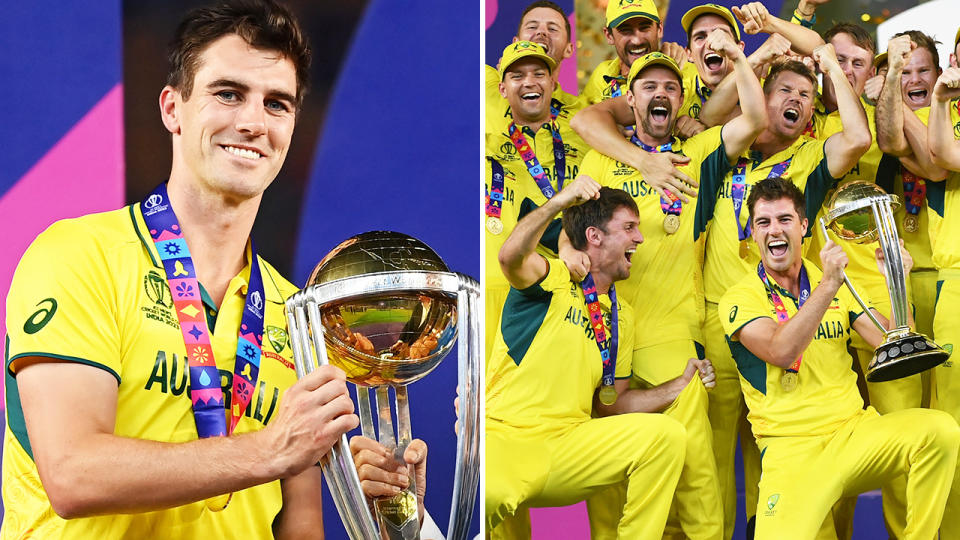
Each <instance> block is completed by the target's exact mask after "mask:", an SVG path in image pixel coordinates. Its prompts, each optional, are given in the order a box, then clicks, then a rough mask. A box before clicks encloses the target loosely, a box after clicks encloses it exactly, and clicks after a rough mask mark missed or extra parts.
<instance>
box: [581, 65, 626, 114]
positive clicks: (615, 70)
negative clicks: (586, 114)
mask: <svg viewBox="0 0 960 540" xmlns="http://www.w3.org/2000/svg"><path fill="white" fill-rule="evenodd" d="M620 66H621V62H620V58H619V57H616V58H614V59H613V60H604V61H603V62H600V63H599V64H597V67H595V68H594V69H593V73H591V74H590V78H589V79H588V80H587V84H586V85H585V86H584V87H583V92H581V93H580V98H581V99H583V100H584V102H585V103H584V105H593V104H594V103H600V102H601V101H603V100H605V99H610V98H612V97H616V96H614V95H613V80H614V79H615V80H616V81H617V82H618V83H619V88H620V95H621V96H623V95H626V93H627V90H629V88H627V78H626V77H625V76H624V75H622V74H621V73H620Z"/></svg>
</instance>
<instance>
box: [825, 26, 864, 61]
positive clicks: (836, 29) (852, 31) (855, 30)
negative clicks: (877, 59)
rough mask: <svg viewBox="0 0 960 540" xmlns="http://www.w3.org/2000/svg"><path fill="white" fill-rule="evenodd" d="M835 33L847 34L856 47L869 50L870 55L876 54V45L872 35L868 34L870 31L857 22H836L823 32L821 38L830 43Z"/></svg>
mask: <svg viewBox="0 0 960 540" xmlns="http://www.w3.org/2000/svg"><path fill="white" fill-rule="evenodd" d="M837 34H847V35H848V36H850V39H851V40H853V42H854V43H855V44H856V45H857V47H860V48H861V49H866V50H868V51H870V56H875V55H876V54H877V46H876V45H875V44H874V42H873V37H871V36H870V32H867V31H866V30H865V29H864V28H863V27H862V26H860V25H859V24H853V23H848V22H841V23H837V24H835V25H833V26H832V27H830V29H829V30H827V31H826V32H824V34H823V40H824V41H826V42H827V43H830V40H831V39H833V36H835V35H837Z"/></svg>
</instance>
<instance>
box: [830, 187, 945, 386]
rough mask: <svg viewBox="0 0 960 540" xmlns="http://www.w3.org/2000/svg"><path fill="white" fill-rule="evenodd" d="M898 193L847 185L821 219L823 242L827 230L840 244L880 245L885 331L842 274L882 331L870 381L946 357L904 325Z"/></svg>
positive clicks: (927, 365)
mask: <svg viewBox="0 0 960 540" xmlns="http://www.w3.org/2000/svg"><path fill="white" fill-rule="evenodd" d="M899 204H900V203H899V201H898V199H897V196H896V195H888V194H887V193H886V192H885V191H884V190H883V189H882V188H880V187H879V186H877V185H876V184H871V183H868V182H863V181H855V182H850V183H848V184H846V185H844V186H843V187H841V188H840V189H838V190H837V192H836V193H834V195H833V197H831V199H830V202H829V203H828V204H827V208H828V209H829V211H828V212H827V213H826V214H825V215H824V216H823V217H822V218H820V228H821V230H822V231H823V235H824V238H827V227H829V228H830V230H832V231H833V232H834V233H836V235H837V237H838V238H840V239H841V240H847V241H851V242H854V243H857V244H866V243H870V242H874V241H876V240H879V241H880V249H881V251H882V252H883V256H884V267H885V270H886V273H887V290H888V291H889V294H890V306H891V314H890V317H891V320H892V322H893V326H894V328H893V329H892V330H887V329H886V328H884V327H883V326H882V325H881V324H880V321H878V320H877V318H876V317H874V316H873V313H871V312H870V310H869V309H867V305H866V304H865V303H864V302H863V300H861V299H860V295H859V294H857V291H856V290H855V289H854V288H853V285H852V284H851V283H850V280H849V279H848V278H847V276H846V274H844V276H843V279H844V282H845V283H846V284H847V287H848V288H849V289H850V292H851V293H853V296H854V298H856V299H857V302H859V303H860V305H861V306H863V309H864V311H865V312H866V313H867V315H868V316H869V317H870V320H872V321H873V323H874V324H875V325H877V328H879V329H880V331H881V332H883V333H884V339H883V343H881V344H880V346H879V347H877V349H876V351H874V355H873V359H872V360H871V361H870V364H869V365H868V366H867V373H866V377H867V380H868V381H870V382H882V381H890V380H893V379H899V378H902V377H908V376H910V375H913V374H915V373H920V372H921V371H924V370H927V369H930V368H932V367H934V366H936V365H939V364H941V363H943V362H944V361H945V360H946V359H947V358H948V356H949V354H948V353H947V352H946V351H944V350H943V349H942V348H940V346H939V345H937V344H936V343H934V342H933V341H932V340H930V339H928V338H927V337H926V336H924V335H923V334H918V333H916V332H912V331H911V330H910V328H909V326H908V325H907V320H908V319H907V309H909V304H908V302H907V285H906V283H907V281H906V280H907V277H908V276H905V275H904V271H903V259H902V258H901V257H900V239H899V235H898V234H897V224H896V221H894V216H893V210H894V209H895V208H896V207H897V206H899Z"/></svg>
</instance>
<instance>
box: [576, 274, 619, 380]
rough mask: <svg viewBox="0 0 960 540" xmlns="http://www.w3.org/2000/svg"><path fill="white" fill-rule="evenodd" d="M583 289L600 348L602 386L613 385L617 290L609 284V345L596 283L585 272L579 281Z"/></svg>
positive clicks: (615, 356)
mask: <svg viewBox="0 0 960 540" xmlns="http://www.w3.org/2000/svg"><path fill="white" fill-rule="evenodd" d="M580 287H581V288H582V289H583V298H584V300H586V303H587V312H588V313H589V314H590V325H591V326H592V327H593V337H594V339H596V340H597V348H598V349H600V359H601V360H602V361H603V380H602V384H603V386H613V378H614V373H616V369H617V344H618V343H619V341H620V333H619V332H618V330H617V324H618V321H617V291H616V289H615V288H614V286H613V284H612V283H611V284H610V293H609V296H610V309H611V316H610V342H611V343H610V345H609V346H608V345H607V332H606V329H605V326H604V324H603V312H602V311H600V298H599V296H598V295H597V285H596V283H594V281H593V276H592V275H590V273H589V272H587V276H586V277H584V278H583V281H581V282H580Z"/></svg>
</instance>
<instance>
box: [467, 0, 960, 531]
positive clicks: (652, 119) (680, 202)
mask: <svg viewBox="0 0 960 540" xmlns="http://www.w3.org/2000/svg"><path fill="white" fill-rule="evenodd" d="M827 1H828V0H800V2H799V4H798V6H797V9H796V10H795V11H794V12H793V14H792V17H791V20H784V19H781V18H779V17H777V16H776V15H774V14H771V13H769V12H768V11H767V9H766V7H765V6H764V5H763V4H762V3H760V2H753V3H749V4H745V5H742V6H732V7H724V6H721V5H717V4H704V5H700V6H697V7H694V8H693V9H691V10H689V11H687V12H686V13H685V14H683V15H682V18H681V19H680V21H681V25H682V27H683V29H684V31H685V32H686V36H687V44H686V47H683V46H682V45H679V44H676V43H666V42H664V43H661V37H662V35H663V23H664V21H662V20H661V17H660V14H659V13H658V12H657V9H656V6H655V5H654V3H653V1H652V0H634V1H619V2H618V1H616V0H611V1H610V2H609V3H608V5H607V8H606V18H605V21H606V26H605V27H604V28H603V34H604V36H605V37H606V40H607V42H608V43H609V44H610V45H611V46H613V48H614V49H615V50H616V58H614V59H613V60H610V61H606V62H602V63H600V64H599V65H597V66H596V67H595V69H594V71H593V73H592V75H590V77H589V80H588V81H587V82H586V84H585V85H584V87H583V91H582V92H581V93H580V95H578V96H575V95H572V94H570V93H568V92H566V91H565V90H564V89H561V88H560V86H559V84H558V83H557V82H556V81H557V69H558V67H559V65H560V63H561V62H563V61H564V59H565V58H568V57H569V56H571V54H572V45H571V43H570V27H569V22H568V19H567V16H566V14H565V13H564V12H563V10H562V9H561V8H560V7H559V6H557V5H556V4H554V3H552V2H549V1H538V2H534V3H533V4H530V6H528V7H527V8H526V10H525V11H524V12H523V15H522V16H521V20H520V21H519V24H518V28H517V34H516V36H515V38H514V41H513V42H512V43H510V44H507V45H506V47H505V48H504V49H503V54H502V56H501V58H500V60H499V63H498V65H497V67H496V68H493V67H489V66H488V68H487V80H486V105H485V106H486V170H485V188H486V202H485V208H484V216H483V224H484V228H485V250H486V253H485V260H486V274H485V278H484V279H485V294H486V296H485V306H486V313H487V319H486V344H485V345H486V358H487V362H486V432H485V436H486V446H485V455H486V490H485V504H486V528H487V531H488V532H487V534H488V536H489V537H490V538H525V537H527V538H528V537H529V536H530V534H531V531H530V520H529V512H528V509H529V508H531V507H543V506H562V505H568V504H573V503H576V502H579V501H584V500H585V501H586V503H587V509H588V513H589V518H590V528H591V534H592V537H594V538H660V537H671V538H672V537H688V538H692V539H700V538H710V539H720V538H731V537H732V535H733V526H734V519H735V514H736V497H735V485H736V481H735V480H736V479H735V474H734V456H735V452H736V447H737V440H738V438H739V440H740V446H741V448H742V452H743V460H744V485H745V486H746V512H747V516H746V517H747V521H748V535H750V534H752V535H754V536H755V537H756V538H776V539H782V538H815V537H816V538H849V537H850V535H851V534H852V523H853V505H854V504H855V501H856V497H857V495H858V494H860V493H862V492H864V491H868V490H872V489H878V488H881V489H882V492H883V516H884V521H885V526H886V528H887V530H888V532H889V534H890V535H891V537H896V538H935V537H937V535H938V534H939V537H940V538H960V478H957V477H956V476H955V473H956V472H957V459H958V446H960V425H958V420H960V398H958V397H954V396H958V395H960V393H958V392H957V388H956V387H957V386H960V376H955V375H954V372H953V364H952V361H951V359H948V360H947V361H946V362H944V363H943V364H941V365H939V366H937V367H936V368H934V369H930V370H927V371H924V372H923V373H918V374H915V375H911V376H908V377H903V378H899V379H895V380H891V381H886V382H866V383H864V384H858V372H861V373H866V372H867V368H868V364H869V363H870V362H871V359H872V358H873V356H874V350H875V349H876V348H877V347H878V346H879V345H880V344H881V343H882V342H883V341H884V331H883V330H881V329H880V328H878V326H877V324H879V325H880V326H882V327H884V328H886V329H888V330H893V329H894V328H895V327H896V324H895V322H894V319H895V317H892V316H891V310H892V309H894V307H893V306H891V299H890V295H889V294H888V285H887V277H886V275H885V274H886V268H887V267H888V265H887V264H886V263H887V261H886V260H885V258H887V255H885V253H884V251H882V250H881V249H878V247H879V246H878V242H876V241H874V242H872V243H861V244H856V243H851V242H845V241H841V240H840V239H838V237H837V236H835V235H834V234H833V233H832V232H829V233H827V234H826V236H825V235H824V233H823V232H822V230H821V228H820V227H818V226H816V224H817V223H818V220H819V218H821V217H822V216H824V214H825V212H826V211H827V209H828V207H829V201H830V199H831V197H832V195H833V194H834V193H835V192H836V190H838V189H839V188H842V187H844V186H846V185H848V184H852V183H866V184H870V185H876V186H879V187H880V188H882V189H883V190H884V191H885V192H887V193H889V194H891V195H896V197H897V199H898V200H899V201H902V204H899V206H898V207H897V208H896V210H895V212H894V221H895V222H896V229H897V231H896V232H897V234H898V235H899V238H900V239H901V244H900V258H901V259H902V263H903V275H904V276H905V281H906V289H907V297H908V300H909V302H910V306H909V307H910V309H909V310H907V311H908V313H907V317H906V318H907V319H908V320H907V321H906V323H907V324H909V326H910V328H912V329H915V330H916V331H917V332H919V333H922V334H925V335H926V336H930V337H932V338H933V339H934V340H935V341H936V342H937V343H938V344H940V345H941V346H943V347H944V349H946V350H947V351H948V352H952V344H954V343H957V342H960V322H958V321H960V317H957V315H960V308H958V307H957V306H960V243H958V242H957V241H956V240H955V238H952V234H953V232H955V231H957V230H960V172H958V171H960V137H958V136H957V134H960V105H958V104H960V68H958V65H957V62H958V57H960V31H958V32H957V34H956V36H955V38H954V41H953V44H952V45H953V54H951V55H950V66H951V67H948V68H946V69H943V70H941V68H940V67H939V66H940V59H939V55H938V52H937V49H936V43H937V42H936V41H935V40H934V39H933V38H932V37H930V36H928V35H926V34H924V33H923V32H921V31H917V30H911V31H908V32H903V33H900V34H897V35H896V36H894V37H893V38H892V39H890V40H889V42H888V43H881V44H879V45H880V46H879V47H878V46H877V44H875V43H874V40H873V38H872V37H871V35H870V33H869V32H868V31H867V30H865V29H864V28H862V27H861V26H858V25H856V24H851V23H838V24H835V25H834V26H833V27H831V28H830V29H829V30H827V31H826V32H824V33H823V34H822V35H821V34H818V33H817V32H815V31H813V30H812V27H813V25H814V21H815V18H816V9H817V8H818V6H820V5H822V4H824V3H826V2H827ZM741 32H743V33H748V34H756V33H762V34H766V35H768V36H769V37H768V38H767V39H766V41H765V42H763V44H762V45H761V46H760V47H758V48H757V49H756V50H755V51H753V52H750V54H746V52H745V51H744V43H743V41H742V40H741ZM879 49H885V50H886V52H883V53H882V54H878V53H880V50H879ZM891 226H892V225H891ZM895 251H896V249H894V252H895ZM845 276H846V278H849V281H850V283H851V284H855V285H856V286H855V289H856V290H857V291H859V292H860V294H861V296H862V297H863V300H864V302H863V304H861V302H858V301H857V299H855V297H854V294H853V293H852V292H851V290H850V289H849V288H848V287H847V286H846V285H845ZM863 315H867V316H863ZM871 319H875V320H876V321H877V324H875V323H874V322H872V320H871Z"/></svg>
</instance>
